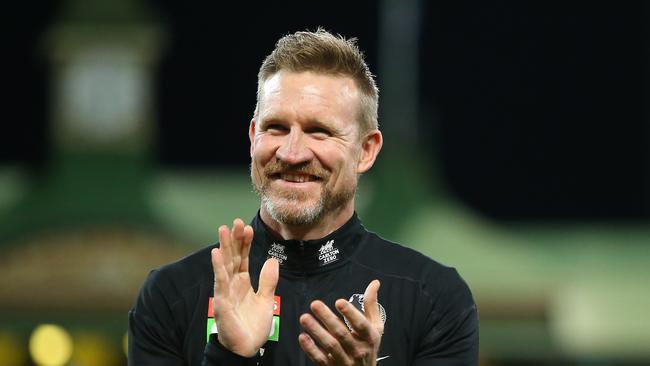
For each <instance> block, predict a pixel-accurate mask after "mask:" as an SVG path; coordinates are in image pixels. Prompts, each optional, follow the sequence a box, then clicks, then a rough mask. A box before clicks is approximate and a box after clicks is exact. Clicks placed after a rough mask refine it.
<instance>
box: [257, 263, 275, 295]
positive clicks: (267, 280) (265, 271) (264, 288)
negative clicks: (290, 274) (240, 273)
mask: <svg viewBox="0 0 650 366" xmlns="http://www.w3.org/2000/svg"><path fill="white" fill-rule="evenodd" d="M279 266H280V264H279V263H278V260H277V259H275V258H269V259H267V260H266V262H264V266H263V267H262V271H261V272H260V285H259V287H258V289H257V294H258V295H262V296H264V297H273V295H274V294H275V287H276V286H277V285H278V276H279V273H280V268H279Z"/></svg>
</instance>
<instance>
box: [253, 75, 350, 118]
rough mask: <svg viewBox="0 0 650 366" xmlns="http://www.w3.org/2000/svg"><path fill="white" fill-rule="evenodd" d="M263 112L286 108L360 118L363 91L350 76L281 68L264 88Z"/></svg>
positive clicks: (273, 111)
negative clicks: (290, 70) (357, 116)
mask: <svg viewBox="0 0 650 366" xmlns="http://www.w3.org/2000/svg"><path fill="white" fill-rule="evenodd" d="M260 92H261V95H260V103H261V105H260V107H261V110H260V112H261V114H269V113H278V112H282V111H288V112H294V113H303V114H309V113H312V114H326V115H332V116H337V117H339V118H346V119H347V118H351V119H356V118H355V117H356V111H357V109H358V105H359V90H358V88H357V86H356V84H355V82H354V80H352V78H350V77H348V76H339V75H328V74H319V73H314V72H309V71H307V72H287V71H280V72H278V73H276V74H274V75H273V76H272V77H270V78H269V79H267V80H266V81H265V82H264V84H263V85H262V87H261V88H260Z"/></svg>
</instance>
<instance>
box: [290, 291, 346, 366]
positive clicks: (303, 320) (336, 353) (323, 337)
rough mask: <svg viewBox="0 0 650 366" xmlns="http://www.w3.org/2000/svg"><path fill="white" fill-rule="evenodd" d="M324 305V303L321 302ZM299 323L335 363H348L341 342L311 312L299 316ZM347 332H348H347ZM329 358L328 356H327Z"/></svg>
mask: <svg viewBox="0 0 650 366" xmlns="http://www.w3.org/2000/svg"><path fill="white" fill-rule="evenodd" d="M323 305H324V304H323ZM300 325H301V326H302V327H303V328H304V329H305V330H306V331H307V333H309V336H310V337H311V338H312V340H314V341H315V342H316V343H317V345H318V346H319V348H321V349H322V351H323V353H325V354H328V355H330V356H331V357H332V359H333V360H334V361H336V364H337V365H339V364H344V365H348V364H350V358H349V357H348V355H347V352H346V351H345V350H344V349H343V346H342V345H341V343H340V342H339V341H338V340H337V339H336V338H334V336H333V335H332V334H331V333H330V332H329V331H328V330H327V329H325V328H324V327H323V326H322V325H321V324H320V323H319V322H318V321H317V320H316V319H315V318H314V317H313V316H312V315H311V314H303V315H301V316H300ZM348 333H349V332H348ZM328 358H329V356H328Z"/></svg>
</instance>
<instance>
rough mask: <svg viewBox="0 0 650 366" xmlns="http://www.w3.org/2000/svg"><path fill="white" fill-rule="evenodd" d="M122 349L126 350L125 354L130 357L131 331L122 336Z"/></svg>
mask: <svg viewBox="0 0 650 366" xmlns="http://www.w3.org/2000/svg"><path fill="white" fill-rule="evenodd" d="M122 349H123V350H124V355H125V356H126V357H129V332H126V333H124V337H122Z"/></svg>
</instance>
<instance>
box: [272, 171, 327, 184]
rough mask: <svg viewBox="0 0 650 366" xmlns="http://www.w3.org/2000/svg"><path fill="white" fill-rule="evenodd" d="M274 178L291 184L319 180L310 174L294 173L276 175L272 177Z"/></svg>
mask: <svg viewBox="0 0 650 366" xmlns="http://www.w3.org/2000/svg"><path fill="white" fill-rule="evenodd" d="M273 177H274V178H279V179H282V180H284V181H287V182H292V183H306V182H314V181H318V180H321V179H320V178H319V177H317V176H314V175H311V174H296V173H278V174H274V175H273Z"/></svg>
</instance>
